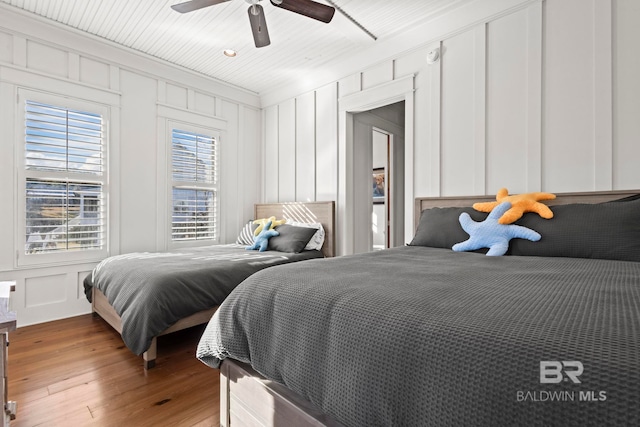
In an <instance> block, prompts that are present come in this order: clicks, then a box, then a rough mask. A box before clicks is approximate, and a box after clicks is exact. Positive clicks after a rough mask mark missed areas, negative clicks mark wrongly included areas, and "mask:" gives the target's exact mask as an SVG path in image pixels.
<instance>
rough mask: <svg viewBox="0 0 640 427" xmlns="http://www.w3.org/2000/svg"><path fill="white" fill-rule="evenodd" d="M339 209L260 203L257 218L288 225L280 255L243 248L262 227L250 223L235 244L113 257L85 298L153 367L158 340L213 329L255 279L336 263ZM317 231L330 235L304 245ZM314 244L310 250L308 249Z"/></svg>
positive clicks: (90, 280) (88, 282)
mask: <svg viewBox="0 0 640 427" xmlns="http://www.w3.org/2000/svg"><path fill="white" fill-rule="evenodd" d="M334 210H335V208H334V202H310V203H271V204H256V205H255V209H254V218H257V219H260V218H270V217H275V218H276V219H277V220H280V221H285V220H286V221H287V222H288V223H289V224H287V225H281V226H278V227H276V230H279V232H280V235H279V236H278V238H279V239H280V240H279V242H280V244H279V245H274V248H275V249H280V250H274V248H272V247H271V242H275V241H276V239H275V238H272V239H270V240H269V242H270V246H269V250H266V251H264V252H260V251H248V250H246V249H245V245H244V244H238V243H241V239H245V240H246V239H249V240H252V236H253V231H254V230H255V228H256V227H257V224H253V221H248V222H247V223H246V224H245V226H244V227H243V229H242V230H240V234H239V237H238V239H239V240H238V241H237V242H236V243H234V244H224V245H212V246H205V247H193V248H184V249H176V250H171V251H168V252H158V253H148V252H144V253H130V254H123V255H117V256H113V257H109V258H107V259H105V260H104V261H102V262H101V263H100V264H98V265H97V266H96V267H95V268H94V270H93V271H92V273H91V274H90V275H89V276H87V278H86V279H85V281H84V287H85V293H86V296H87V299H89V301H90V302H91V304H92V309H93V312H94V313H96V314H97V315H99V316H101V317H102V318H103V319H104V320H105V321H106V322H108V323H109V324H110V325H111V326H112V327H113V328H114V329H116V331H118V332H119V333H120V334H121V336H122V338H123V341H124V343H125V344H126V345H127V347H128V348H129V349H130V350H131V351H132V352H134V353H135V354H142V356H143V360H144V366H145V368H147V369H148V368H151V367H153V366H154V365H155V359H156V355H157V337H158V336H162V335H166V334H168V333H171V332H176V331H179V330H182V329H185V328H189V327H192V326H196V325H199V324H203V323H206V322H208V321H209V320H210V319H211V316H212V315H213V313H214V312H215V310H216V309H217V307H218V305H220V303H221V302H222V301H223V300H224V299H225V298H226V296H227V295H228V294H229V293H230V292H231V291H232V290H233V289H234V288H235V287H236V286H237V285H238V284H239V283H240V282H242V281H243V280H244V279H245V278H247V277H249V276H250V275H251V274H254V273H256V272H257V271H260V270H262V269H265V268H267V267H272V266H275V265H280V264H287V263H295V262H300V261H306V260H310V259H314V258H322V257H332V256H333V255H334V232H333V230H334V218H335V213H334ZM290 224H294V225H290ZM318 224H320V225H322V231H323V232H324V236H321V237H322V239H323V240H322V241H320V242H315V244H316V245H315V246H313V242H309V243H305V242H303V241H297V240H295V239H296V238H298V237H299V236H298V235H296V234H295V233H299V232H300V231H302V234H303V235H304V236H303V238H306V240H309V238H308V236H312V237H313V239H315V238H316V236H317V235H318V232H317V230H316V229H315V228H313V227H318V228H319V226H318ZM302 225H304V226H305V227H300V226H302ZM307 226H308V227H307ZM283 227H288V228H287V229H286V230H285V229H284V228H283ZM285 231H286V234H285ZM292 233H293V234H292ZM283 241H284V243H283ZM309 245H311V246H312V248H311V249H309V250H307V246H309ZM318 248H320V249H318Z"/></svg>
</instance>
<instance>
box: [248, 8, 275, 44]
mask: <svg viewBox="0 0 640 427" xmlns="http://www.w3.org/2000/svg"><path fill="white" fill-rule="evenodd" d="M248 12H249V23H250V24H251V31H252V32H253V41H254V43H255V44H256V47H264V46H269V45H270V44H271V40H269V30H267V21H266V20H265V17H264V9H263V8H262V6H260V5H259V4H254V5H251V6H249V10H248Z"/></svg>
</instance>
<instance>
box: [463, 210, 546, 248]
mask: <svg viewBox="0 0 640 427" xmlns="http://www.w3.org/2000/svg"><path fill="white" fill-rule="evenodd" d="M510 208H511V203H509V202H503V203H500V204H499V205H498V206H496V207H495V208H493V210H492V211H491V213H490V214H489V216H488V217H487V218H486V219H485V220H484V221H482V222H475V221H474V220H472V219H471V217H470V216H469V214H468V213H466V212H463V213H461V214H460V218H459V220H460V225H462V228H463V229H464V231H466V232H467V233H468V234H469V238H468V239H467V240H465V241H464V242H460V243H456V244H455V245H453V247H452V248H451V249H453V250H454V251H458V252H461V251H473V250H475V249H480V248H489V252H487V255H489V256H500V255H504V254H505V253H506V252H507V250H508V249H509V240H511V239H514V238H520V239H527V240H531V241H533V242H537V241H538V240H540V234H538V233H536V232H535V231H533V230H531V229H530V228H527V227H522V226H520V225H514V224H500V223H499V222H498V220H499V219H500V217H501V216H502V214H504V213H505V212H506V211H507V210H509V209H510Z"/></svg>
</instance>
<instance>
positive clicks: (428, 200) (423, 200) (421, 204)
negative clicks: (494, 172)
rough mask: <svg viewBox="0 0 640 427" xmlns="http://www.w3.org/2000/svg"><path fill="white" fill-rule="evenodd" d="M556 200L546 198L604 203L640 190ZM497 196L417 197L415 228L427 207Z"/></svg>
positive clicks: (551, 202) (551, 203)
mask: <svg viewBox="0 0 640 427" xmlns="http://www.w3.org/2000/svg"><path fill="white" fill-rule="evenodd" d="M554 194H555V195H556V198H555V199H554V200H545V201H544V203H545V204H546V205H549V206H557V205H566V204H569V203H602V202H608V201H611V200H616V199H621V198H623V197H629V196H633V195H637V194H640V190H614V191H587V192H583V193H554ZM495 199H496V196H495V194H494V195H490V196H451V197H417V198H416V199H415V209H414V229H415V228H417V227H418V223H419V222H420V213H421V212H422V211H423V210H425V209H430V208H435V207H439V208H444V207H464V206H471V205H473V204H474V203H476V202H487V201H492V200H495Z"/></svg>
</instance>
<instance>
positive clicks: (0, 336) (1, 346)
mask: <svg viewBox="0 0 640 427" xmlns="http://www.w3.org/2000/svg"><path fill="white" fill-rule="evenodd" d="M15 287H16V282H0V378H2V385H1V387H0V393H1V394H2V403H3V405H4V411H3V414H2V427H6V426H8V425H9V423H10V422H11V420H13V419H15V417H16V402H8V401H7V352H8V346H9V332H11V331H13V330H15V329H16V313H15V312H12V311H9V295H10V293H11V291H13V290H15Z"/></svg>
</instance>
